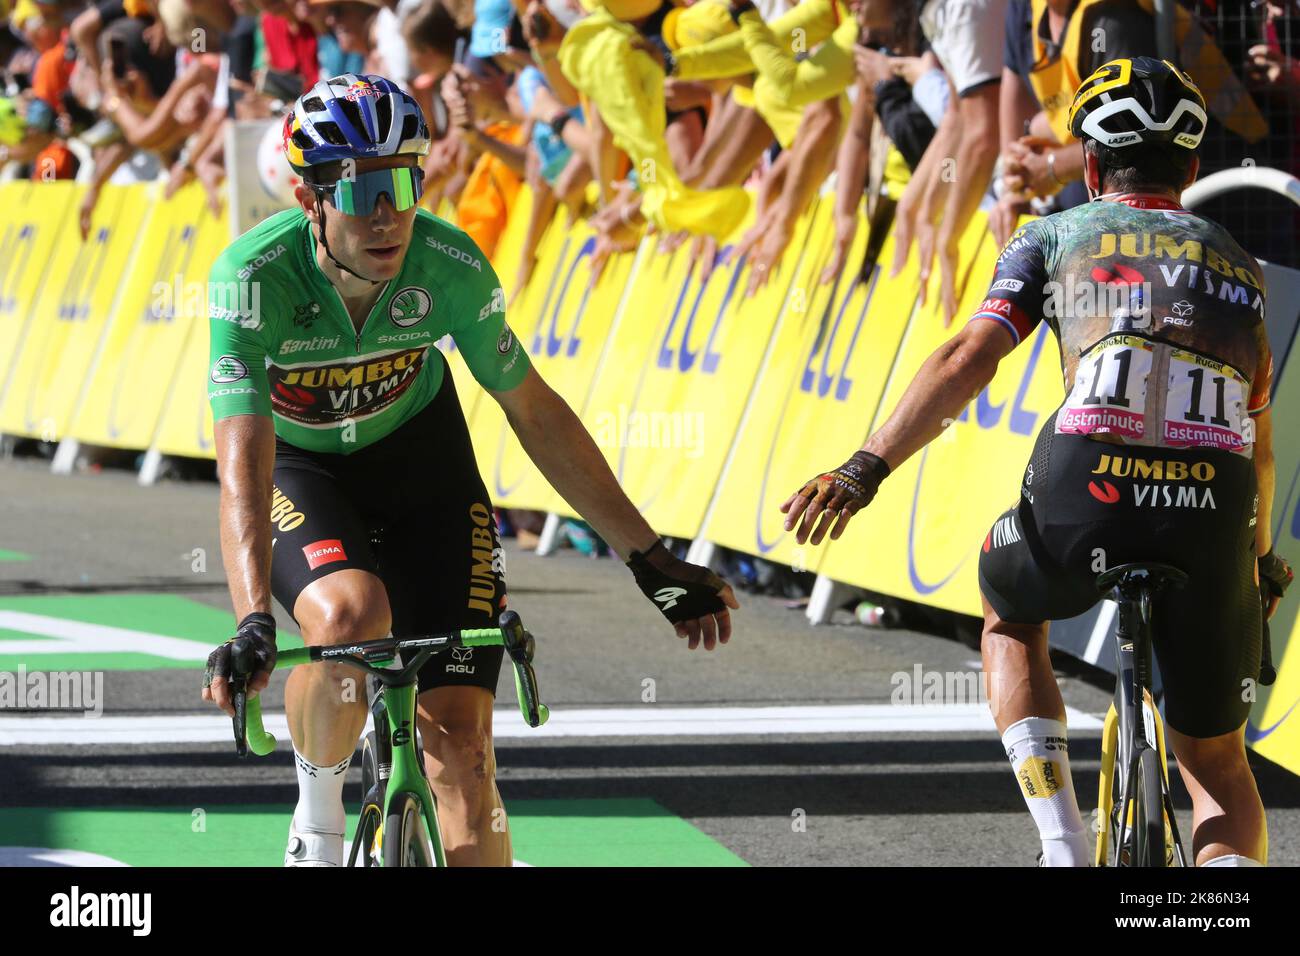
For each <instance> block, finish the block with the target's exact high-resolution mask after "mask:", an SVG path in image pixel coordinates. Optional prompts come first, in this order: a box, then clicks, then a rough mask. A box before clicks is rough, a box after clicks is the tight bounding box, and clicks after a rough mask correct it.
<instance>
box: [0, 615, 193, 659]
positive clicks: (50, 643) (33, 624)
mask: <svg viewBox="0 0 1300 956" xmlns="http://www.w3.org/2000/svg"><path fill="white" fill-rule="evenodd" d="M0 630H6V631H18V632H20V633H22V634H38V635H40V639H37V640H31V641H24V640H21V639H17V640H4V641H0V654H3V655H4V656H5V657H10V656H23V655H27V654H109V653H117V654H120V653H130V654H152V655H154V656H155V657H166V658H168V659H169V660H175V661H206V660H207V659H208V655H209V654H211V653H212V647H213V645H212V644H210V643H208V642H206V641H189V640H186V639H185V638H182V637H166V636H165V635H162V634H151V633H149V632H148V631H133V630H131V629H129V628H125V627H111V626H109V625H107V624H87V623H86V622H84V621H70V620H68V619H67V618H61V617H47V616H46V615H44V614H27V613H25V612H23V611H0ZM51 638H53V640H51Z"/></svg>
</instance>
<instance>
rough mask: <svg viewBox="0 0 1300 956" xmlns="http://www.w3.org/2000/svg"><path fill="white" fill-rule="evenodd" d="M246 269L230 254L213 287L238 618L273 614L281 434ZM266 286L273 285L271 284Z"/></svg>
mask: <svg viewBox="0 0 1300 956" xmlns="http://www.w3.org/2000/svg"><path fill="white" fill-rule="evenodd" d="M241 266H242V263H240V262H238V261H233V260H231V259H229V258H228V257H227V256H225V255H223V256H221V257H220V258H218V259H217V261H216V263H215V264H214V265H213V267H212V272H211V275H210V276H209V282H208V290H209V291H208V328H209V343H210V344H209V357H208V361H209V370H208V402H209V403H210V404H211V406H212V418H213V421H214V422H215V426H214V428H215V437H216V444H217V468H218V471H219V474H220V476H221V558H222V561H223V563H224V565H225V569H226V575H227V577H228V579H229V583H230V597H231V600H232V601H233V602H234V605H235V619H236V620H239V621H242V620H243V619H244V618H245V616H247V615H248V614H251V613H252V612H254V611H261V612H265V613H270V612H271V585H270V581H271V519H270V515H271V494H272V491H271V473H272V470H273V468H274V465H275V428H274V425H273V424H272V421H271V396H270V388H269V385H268V382H267V376H266V347H265V345H264V344H263V341H262V321H261V314H260V312H259V309H262V308H272V307H273V306H271V305H270V304H269V303H267V302H263V301H261V299H266V298H269V295H268V292H269V290H267V289H265V288H263V289H260V290H259V292H260V293H261V296H260V298H259V300H253V302H254V303H255V305H254V308H248V305H249V304H250V303H249V301H248V300H249V299H250V298H251V297H250V295H249V292H248V287H247V284H246V283H244V282H241V281H240V280H239V279H238V275H237V273H238V270H239V268H240V267H241ZM263 285H265V283H264V284H263Z"/></svg>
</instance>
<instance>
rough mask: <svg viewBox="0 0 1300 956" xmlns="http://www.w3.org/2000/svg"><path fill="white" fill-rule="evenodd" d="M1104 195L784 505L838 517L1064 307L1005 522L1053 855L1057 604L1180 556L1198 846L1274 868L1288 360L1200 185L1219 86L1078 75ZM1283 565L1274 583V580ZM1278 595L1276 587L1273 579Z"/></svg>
mask: <svg viewBox="0 0 1300 956" xmlns="http://www.w3.org/2000/svg"><path fill="white" fill-rule="evenodd" d="M1070 118H1071V129H1072V131H1073V132H1074V135H1075V136H1077V137H1079V138H1080V139H1082V140H1083V143H1084V154H1085V162H1086V182H1087V185H1088V189H1089V193H1090V195H1091V196H1092V200H1093V201H1092V202H1090V203H1087V204H1085V205H1083V206H1080V207H1077V208H1075V209H1070V210H1067V211H1065V212H1062V213H1057V214H1056V215H1053V216H1047V217H1045V218H1042V219H1037V220H1034V221H1032V222H1030V223H1029V224H1028V225H1026V226H1024V227H1022V228H1021V229H1019V230H1018V231H1017V232H1016V233H1015V234H1014V235H1013V236H1012V237H1011V240H1010V241H1009V242H1008V243H1007V245H1006V246H1005V247H1004V248H1003V250H1002V252H1001V254H1000V255H999V256H998V261H997V267H996V269H995V272H994V276H993V281H992V283H991V284H990V286H989V291H988V295H987V297H986V298H985V300H984V301H983V302H982V303H981V305H980V306H979V309H978V310H977V311H976V312H975V314H974V315H973V316H972V317H971V321H970V322H968V323H967V325H966V327H965V328H964V329H963V330H962V331H961V332H960V333H958V334H957V335H956V336H954V337H953V338H952V339H951V340H950V341H949V342H947V343H945V344H944V345H943V346H942V347H941V348H940V349H939V350H938V351H937V352H936V353H935V354H934V355H932V356H931V357H930V358H929V360H928V361H927V362H926V364H925V365H924V366H922V368H921V370H920V371H919V372H918V374H917V376H916V379H915V380H914V381H913V382H912V383H911V385H910V386H909V388H908V390H907V393H906V394H905V395H904V396H903V398H902V400H901V402H900V403H899V405H898V408H897V409H896V410H895V411H894V413H893V415H891V416H890V418H889V420H888V421H887V422H886V423H885V424H884V426H883V427H882V428H880V429H879V430H878V431H876V432H875V434H873V435H872V436H871V437H869V438H868V439H867V441H866V444H865V445H864V446H863V448H862V449H861V450H860V451H858V452H857V453H856V454H854V455H853V457H852V458H850V459H849V461H848V462H846V463H845V464H844V465H842V466H841V467H840V468H838V469H836V470H835V471H833V472H830V473H828V474H825V475H822V476H820V477H818V478H815V479H813V480H812V481H810V482H808V483H807V484H805V485H804V487H803V488H801V489H800V490H799V491H798V492H796V493H795V494H793V495H791V496H790V498H789V499H788V500H787V501H786V502H785V503H784V504H783V505H782V510H783V511H785V512H786V514H787V518H786V525H785V526H786V529H787V530H792V529H793V528H794V527H795V524H796V522H798V523H799V528H798V531H797V538H798V540H799V542H800V543H802V542H804V541H805V540H807V539H808V536H809V534H810V533H811V535H812V541H813V543H814V544H817V543H820V542H821V540H822V539H823V537H824V536H825V535H826V533H827V531H830V534H831V537H832V538H838V537H839V536H840V535H841V534H842V533H843V531H844V527H845V525H846V524H847V523H848V521H849V520H850V518H852V516H853V515H854V514H855V513H856V512H857V511H858V510H859V509H861V508H863V507H865V506H866V505H867V504H868V503H869V502H870V501H871V499H872V497H874V495H875V493H876V489H877V488H878V486H879V484H880V482H881V481H883V480H884V479H885V477H886V476H888V474H889V473H890V470H891V467H897V466H898V465H899V464H901V463H902V462H903V461H905V460H906V459H907V458H909V457H910V456H912V455H913V454H915V453H916V452H918V451H920V450H921V448H922V447H924V446H925V445H926V444H927V443H929V442H930V441H932V440H933V439H934V438H936V437H937V436H938V435H939V434H941V432H942V430H943V428H944V427H945V426H947V425H949V424H951V423H952V422H953V421H954V420H955V419H956V418H957V416H958V415H959V414H960V413H961V410H962V408H963V407H964V406H965V405H966V404H967V403H968V402H969V401H970V400H971V398H972V397H973V396H975V395H977V394H978V393H979V392H980V391H981V390H982V389H983V388H984V387H985V386H987V385H988V383H989V382H990V381H991V380H992V379H993V375H994V373H995V372H996V371H997V367H998V363H999V362H1000V361H1001V359H1002V358H1003V357H1004V356H1006V355H1007V354H1008V353H1009V352H1010V351H1011V350H1012V349H1014V348H1015V347H1016V346H1017V345H1019V344H1020V343H1021V342H1023V341H1024V340H1025V339H1027V338H1029V337H1030V333H1031V332H1033V330H1034V328H1035V327H1036V326H1037V324H1038V323H1039V322H1040V321H1042V320H1046V321H1047V322H1048V323H1049V325H1050V326H1051V328H1052V331H1053V332H1055V333H1056V336H1057V339H1058V340H1059V343H1060V351H1061V369H1062V373H1063V378H1064V383H1065V386H1066V393H1067V394H1066V397H1065V400H1064V401H1063V402H1062V404H1061V406H1060V408H1058V409H1057V410H1056V412H1054V413H1053V414H1052V415H1051V416H1049V418H1048V419H1047V422H1046V423H1045V424H1044V426H1043V428H1042V430H1041V432H1040V433H1039V436H1038V440H1037V443H1036V445H1035V448H1034V452H1033V456H1032V458H1031V459H1030V462H1029V465H1028V467H1027V468H1026V470H1025V474H1024V478H1023V481H1022V485H1021V491H1020V495H1019V498H1018V501H1017V502H1016V504H1015V505H1014V506H1013V507H1012V508H1010V509H1008V510H1007V511H1006V512H1004V513H1003V514H1002V516H1001V517H999V518H998V519H997V521H996V522H995V523H994V525H993V527H992V529H991V530H990V531H989V534H988V536H987V537H986V538H985V539H984V542H983V545H982V548H981V553H980V559H979V581H980V591H981V595H982V597H983V601H984V636H983V647H982V651H983V659H984V671H985V674H986V675H987V680H988V684H989V687H988V691H989V703H990V706H991V708H992V710H993V717H994V720H995V722H996V724H997V727H998V732H999V733H1000V734H1001V735H1002V741H1003V745H1004V747H1005V749H1006V753H1007V757H1008V759H1009V760H1010V762H1011V766H1012V769H1013V771H1014V773H1015V775H1016V778H1017V781H1018V782H1019V783H1020V786H1021V790H1022V793H1023V795H1024V797H1025V802H1026V805H1027V807H1028V808H1029V810H1030V813H1031V815H1032V816H1033V818H1034V821H1035V823H1036V824H1037V826H1038V831H1039V837H1040V839H1041V841H1042V847H1043V856H1042V861H1043V863H1044V864H1045V865H1048V866H1087V865H1088V863H1089V861H1090V859H1091V857H1092V836H1093V835H1092V834H1091V833H1089V832H1088V830H1087V828H1086V827H1085V825H1084V822H1083V819H1082V817H1081V815H1080V812H1079V806H1078V802H1077V800H1076V798H1075V793H1074V785H1073V783H1072V781H1071V778H1070V764H1069V743H1068V739H1067V735H1066V726H1065V705H1064V703H1063V702H1062V699H1061V693H1060V690H1059V688H1058V687H1057V685H1056V680H1055V678H1054V676H1053V673H1052V664H1051V660H1050V658H1049V656H1048V645H1047V622H1048V621H1050V620H1061V619H1066V618H1070V617H1074V616H1076V615H1079V614H1082V613H1084V612H1085V611H1087V610H1088V609H1089V608H1090V607H1092V606H1093V605H1094V604H1096V603H1097V602H1098V601H1099V600H1100V599H1101V595H1100V594H1099V593H1098V589H1097V584H1096V581H1097V575H1098V573H1099V572H1102V571H1105V570H1106V569H1107V568H1109V567H1116V566H1118V565H1121V564H1124V563H1127V562H1134V561H1162V562H1165V563H1168V564H1173V565H1175V566H1178V567H1180V568H1182V569H1183V570H1184V571H1185V572H1186V573H1187V574H1188V576H1189V578H1190V582H1191V583H1190V584H1189V586H1188V587H1187V588H1186V589H1185V590H1183V591H1170V592H1166V593H1164V594H1162V595H1161V596H1160V597H1159V598H1158V599H1157V604H1156V606H1155V611H1154V620H1155V621H1156V631H1157V633H1156V634H1155V635H1154V639H1153V643H1154V650H1155V655H1156V659H1157V661H1158V662H1159V665H1160V672H1161V675H1162V677H1163V681H1164V694H1165V713H1166V726H1167V727H1168V730H1169V734H1168V738H1169V740H1170V742H1171V743H1172V744H1173V749H1174V752H1175V753H1176V754H1177V757H1178V764H1179V770H1180V771H1181V773H1182V777H1183V781H1184V783H1185V784H1186V785H1187V790H1188V792H1189V793H1190V794H1191V797H1192V802H1193V817H1194V820H1193V824H1194V832H1193V840H1192V843H1193V853H1194V857H1195V860H1196V862H1197V864H1198V865H1202V866H1205V865H1212V866H1249V865H1261V864H1262V863H1263V862H1264V861H1265V858H1266V854H1267V848H1268V841H1267V834H1266V831H1265V826H1264V808H1263V805H1262V804H1261V803H1260V799H1259V793H1258V791H1257V789H1256V787H1255V781H1254V777H1253V776H1252V775H1251V772H1250V767H1249V766H1248V764H1247V762H1246V748H1245V739H1244V732H1245V727H1246V718H1247V716H1248V714H1249V711H1250V701H1251V699H1252V696H1251V695H1250V694H1249V693H1247V690H1248V688H1250V687H1252V686H1253V684H1254V682H1255V681H1256V680H1257V679H1258V678H1259V675H1260V647H1261V640H1260V635H1261V627H1262V623H1263V621H1262V617H1263V615H1261V597H1263V598H1264V600H1265V605H1264V608H1263V609H1264V611H1265V612H1266V613H1267V614H1272V612H1273V611H1274V610H1275V609H1276V606H1277V599H1278V597H1280V595H1281V593H1282V591H1283V590H1285V588H1286V585H1287V584H1288V583H1289V582H1290V580H1291V570H1290V568H1289V567H1288V566H1287V564H1286V562H1285V561H1284V560H1282V559H1281V558H1280V557H1278V556H1277V555H1276V554H1275V553H1273V551H1272V542H1271V540H1270V532H1271V508H1272V500H1273V480H1274V479H1273V451H1272V416H1271V413H1270V411H1269V397H1270V384H1271V381H1272V357H1271V354H1270V351H1269V344H1268V337H1267V335H1266V332H1265V328H1264V321H1263V320H1264V281H1263V273H1262V272H1261V270H1260V268H1259V265H1258V263H1256V262H1255V260H1254V259H1253V258H1251V257H1250V255H1249V254H1247V253H1246V252H1245V251H1244V250H1242V249H1241V247H1240V246H1238V245H1237V244H1236V243H1235V242H1234V241H1233V240H1232V237H1231V236H1229V235H1228V234H1227V232H1225V231H1224V230H1223V229H1222V228H1221V227H1220V226H1218V225H1216V224H1214V223H1212V222H1209V221H1208V220H1205V219H1203V218H1201V217H1199V216H1197V215H1195V214H1194V213H1192V212H1190V211H1188V210H1187V209H1184V208H1183V207H1182V206H1181V205H1180V203H1179V201H1178V199H1179V195H1180V194H1181V192H1182V190H1183V189H1184V188H1186V187H1187V186H1188V185H1190V184H1191V182H1192V181H1193V180H1194V179H1195V178H1196V173H1197V169H1198V165H1197V159H1196V156H1195V150H1196V148H1197V146H1198V145H1199V143H1200V141H1201V137H1202V135H1203V134H1204V132H1205V123H1206V115H1205V102H1204V100H1203V99H1202V98H1201V94H1200V92H1199V91H1198V90H1197V89H1196V87H1195V85H1194V84H1193V83H1192V81H1191V80H1190V78H1188V77H1187V75H1186V74H1185V73H1183V72H1182V71H1181V70H1179V69H1177V68H1176V67H1175V66H1173V65H1172V64H1170V63H1168V62H1166V61H1161V60H1155V59H1151V58H1148V57H1137V58H1134V59H1131V60H1130V59H1120V60H1112V61H1111V62H1109V63H1106V64H1104V65H1103V66H1102V67H1101V68H1100V69H1098V70H1097V71H1096V72H1095V73H1094V74H1092V76H1090V77H1088V79H1086V80H1085V81H1084V82H1083V83H1082V84H1081V86H1080V88H1079V91H1078V93H1077V95H1076V97H1075V100H1074V104H1073V106H1072V108H1071V113H1070ZM1261 585H1262V587H1261ZM1261 592H1262V593H1261Z"/></svg>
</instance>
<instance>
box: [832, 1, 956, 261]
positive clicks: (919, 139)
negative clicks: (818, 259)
mask: <svg viewBox="0 0 1300 956" xmlns="http://www.w3.org/2000/svg"><path fill="white" fill-rule="evenodd" d="M858 21H859V23H860V25H861V28H862V37H861V39H860V40H859V42H858V44H857V46H856V47H855V48H854V50H853V56H854V62H855V67H856V75H857V79H856V84H857V87H856V95H855V96H854V99H853V108H852V111H851V113H850V114H849V118H848V129H847V133H846V135H845V136H844V137H843V139H841V141H840V149H839V154H838V156H837V157H836V177H835V242H834V245H833V246H832V248H831V258H830V261H829V262H828V263H827V264H826V267H825V268H824V269H823V270H822V274H821V280H820V281H821V282H822V283H823V284H828V283H831V282H835V281H837V280H838V279H839V278H840V276H841V274H842V272H843V270H844V266H845V263H846V260H847V257H848V253H849V249H850V247H851V246H852V245H853V240H854V238H855V237H856V236H857V231H858V221H859V213H858V209H859V206H860V205H861V201H862V197H863V192H864V190H866V189H867V184H868V182H869V181H870V182H871V183H872V188H871V189H870V191H869V192H868V195H867V216H868V221H869V227H870V230H871V236H872V239H873V240H874V239H876V237H880V241H883V236H884V233H885V232H886V231H887V230H888V227H889V225H890V224H892V222H893V212H894V207H895V205H896V204H897V201H898V198H899V196H900V195H901V194H902V191H903V189H904V188H906V185H907V182H908V180H909V179H910V178H911V170H912V169H914V168H915V167H916V166H917V165H919V164H920V162H921V157H922V156H923V155H924V153H925V149H926V147H927V146H928V145H929V143H930V140H931V139H932V138H933V137H934V123H933V122H931V120H930V118H929V116H928V115H927V114H926V112H925V110H924V109H922V107H921V106H920V104H919V103H917V102H916V99H915V98H914V96H913V94H912V84H911V83H910V82H909V81H908V79H907V78H906V76H905V75H903V74H904V71H908V74H907V75H911V70H918V71H920V73H921V74H923V73H924V72H925V71H926V70H927V69H928V68H929V67H928V66H927V65H923V64H922V63H921V61H920V60H919V58H917V57H915V56H911V57H909V56H905V54H914V53H916V40H915V30H914V29H913V28H912V24H913V22H914V21H913V17H912V3H911V0H864V2H863V3H862V4H861V5H860V6H859V8H858ZM927 56H930V57H932V56H933V55H932V54H927ZM927 63H928V61H927ZM944 82H945V87H946V81H944ZM877 119H878V120H879V123H877V122H876V120H877ZM878 253H879V248H877V242H876V241H870V242H869V243H868V249H867V257H868V258H869V259H870V260H871V261H872V262H873V263H874V261H875V256H876V255H877V254H878Z"/></svg>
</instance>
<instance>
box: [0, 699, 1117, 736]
mask: <svg viewBox="0 0 1300 956" xmlns="http://www.w3.org/2000/svg"><path fill="white" fill-rule="evenodd" d="M1066 714H1067V717H1066V720H1067V722H1068V724H1069V727H1070V730H1071V731H1080V730H1100V729H1101V726H1102V722H1101V721H1100V720H1099V719H1098V718H1096V717H1094V716H1092V715H1090V714H1085V713H1083V712H1082V711H1078V710H1073V709H1070V708H1067V710H1066ZM265 721H266V729H267V730H268V731H270V732H271V733H272V734H274V735H275V737H276V738H277V739H278V740H279V741H281V742H282V743H284V744H285V745H286V746H287V742H288V740H289V729H288V724H287V723H286V720H285V716H284V714H267V715H266V717H265ZM959 732H979V733H996V732H997V731H996V729H995V727H994V724H993V718H992V716H990V714H989V711H988V708H987V707H986V706H985V705H983V704H951V705H938V704H936V705H893V704H833V705H813V706H777V707H664V706H660V705H655V704H646V705H644V706H642V707H574V708H563V709H560V708H556V709H554V710H552V711H551V718H550V720H549V721H548V722H547V723H546V724H545V725H544V726H542V727H539V728H537V729H536V730H534V729H533V728H531V727H529V726H528V725H527V724H526V723H524V719H523V717H522V716H520V714H519V711H518V710H516V709H513V708H511V709H506V708H500V709H498V710H496V711H495V712H494V714H493V736H494V737H495V738H497V739H498V740H500V739H509V738H524V739H527V738H532V739H536V738H539V737H698V736H717V737H731V736H758V735H765V734H766V735H777V734H811V735H818V734H882V733H959ZM170 743H229V744H232V745H233V739H232V736H231V731H230V718H228V717H226V716H224V715H222V714H211V715H208V714H185V715H176V716H142V717H112V716H101V717H98V718H81V717H31V716H23V717H0V746H19V745H29V746H30V745H39V746H59V745H73V744H123V745H130V744H170Z"/></svg>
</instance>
